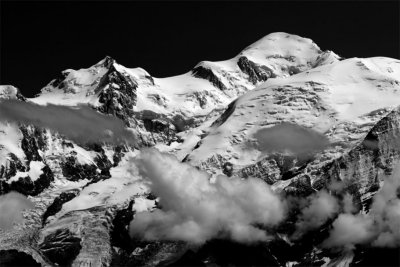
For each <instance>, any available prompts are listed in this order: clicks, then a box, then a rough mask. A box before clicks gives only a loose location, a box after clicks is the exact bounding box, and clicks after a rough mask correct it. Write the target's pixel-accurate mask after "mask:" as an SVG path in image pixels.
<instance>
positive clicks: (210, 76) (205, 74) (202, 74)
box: [192, 66, 227, 91]
mask: <svg viewBox="0 0 400 267" xmlns="http://www.w3.org/2000/svg"><path fill="white" fill-rule="evenodd" d="M192 75H193V76H194V77H197V78H201V79H205V80H207V81H209V82H210V83H212V84H213V85H214V86H215V87H217V88H219V89H220V90H222V91H224V90H226V89H227V88H226V86H225V85H224V83H223V82H222V81H221V80H220V79H219V78H218V77H217V76H216V75H215V74H214V72H213V71H212V70H211V69H208V68H206V67H203V66H197V67H195V68H194V69H193V70H192Z"/></svg>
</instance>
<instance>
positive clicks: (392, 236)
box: [322, 168, 400, 249]
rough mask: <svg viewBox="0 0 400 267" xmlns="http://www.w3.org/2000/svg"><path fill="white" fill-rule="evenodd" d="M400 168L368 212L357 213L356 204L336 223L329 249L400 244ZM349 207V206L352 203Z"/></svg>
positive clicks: (327, 243)
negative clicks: (355, 210) (354, 212)
mask: <svg viewBox="0 0 400 267" xmlns="http://www.w3.org/2000/svg"><path fill="white" fill-rule="evenodd" d="M399 190H400V168H397V169H396V171H395V172H394V173H393V174H392V175H390V176H386V177H385V181H384V184H383V186H382V188H381V190H380V191H379V192H378V193H377V194H376V195H375V196H374V197H373V202H372V206H371V209H370V211H369V213H368V214H361V213H356V214H353V213H352V211H354V208H353V207H350V208H348V210H347V212H346V210H345V212H344V213H342V214H340V215H339V216H338V218H337V219H336V220H335V221H334V222H333V228H332V230H331V232H330V235H329V237H328V239H326V240H325V241H324V242H323V244H322V245H323V247H327V248H348V249H352V248H353V247H354V246H355V245H362V244H371V245H372V246H376V247H400V199H399V195H400V194H399ZM348 207H349V206H348Z"/></svg>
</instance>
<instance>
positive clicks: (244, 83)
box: [0, 32, 400, 266]
mask: <svg viewBox="0 0 400 267" xmlns="http://www.w3.org/2000/svg"><path fill="white" fill-rule="evenodd" d="M333 49H334V47H333ZM232 56H233V57H232V58H231V59H227V60H224V61H215V62H214V61H201V62H199V63H198V64H197V65H195V66H193V68H192V69H190V70H188V72H186V73H184V74H180V75H177V76H173V77H163V78H157V77H154V76H153V75H152V74H151V73H149V72H147V71H146V70H144V69H143V68H140V67H136V68H129V67H125V66H123V65H121V64H119V63H118V62H117V61H116V60H115V59H113V58H112V57H110V56H106V57H105V58H104V59H103V60H101V61H99V62H98V63H96V64H94V65H93V66H91V67H88V68H81V69H78V70H73V69H67V70H64V71H62V73H60V75H59V76H58V77H54V79H53V80H51V81H50V82H49V83H48V84H47V85H46V86H44V87H43V88H42V89H41V90H40V93H39V94H37V95H36V96H35V97H32V98H30V97H24V96H23V92H22V90H21V91H20V90H19V89H17V88H16V87H14V86H12V85H2V86H0V214H1V216H3V214H7V218H9V219H8V220H5V219H3V217H2V218H0V265H3V264H4V265H7V264H14V265H23V266H31V265H32V266H40V265H42V266H178V265H179V266H182V265H183V266H226V265H231V266H243V265H245V266H258V265H261V266H311V265H312V266H371V265H377V262H378V263H379V264H380V265H385V266H391V265H393V266H394V265H396V264H398V252H399V248H400V232H399V222H400V214H399V210H400V199H399V190H400V146H399V143H400V141H399V136H400V106H399V105H400V61H399V60H398V59H393V58H386V57H371V58H357V57H353V58H342V57H340V56H339V55H337V54H335V53H334V52H332V51H329V50H325V51H324V50H321V49H320V48H319V46H318V45H317V44H315V43H314V42H313V41H312V40H311V39H307V38H303V37H300V36H297V35H293V34H289V33H283V32H277V33H271V34H268V35H266V36H265V37H263V38H262V39H260V40H258V41H257V42H255V43H253V44H251V45H249V46H248V47H246V48H245V49H243V50H242V51H241V52H240V53H239V54H237V55H236V56H235V55H232ZM354 56H357V55H354ZM21 75H22V74H21ZM4 218H5V217H4ZM379 254H380V255H385V256H384V258H382V259H380V260H379V261H377V260H376V259H374V258H373V257H372V256H371V255H379ZM227 255H230V256H227ZM379 264H378V265H379Z"/></svg>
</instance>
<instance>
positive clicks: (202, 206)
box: [130, 150, 286, 244]
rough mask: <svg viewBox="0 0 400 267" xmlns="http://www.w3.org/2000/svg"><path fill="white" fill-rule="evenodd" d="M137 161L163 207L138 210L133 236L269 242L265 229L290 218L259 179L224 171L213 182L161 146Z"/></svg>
mask: <svg viewBox="0 0 400 267" xmlns="http://www.w3.org/2000/svg"><path fill="white" fill-rule="evenodd" d="M134 164H135V165H136V166H137V168H138V172H139V174H140V175H141V176H142V177H144V178H145V179H146V180H147V181H148V184H149V186H150V188H151V191H152V192H154V193H155V194H156V195H157V196H158V197H159V198H160V205H161V206H162V209H161V210H155V211H153V212H140V213H137V214H136V216H135V219H134V220H133V221H132V222H131V224H130V233H131V236H132V237H140V238H144V239H146V240H182V241H187V242H190V243H197V244H199V243H204V242H205V241H207V240H210V239H212V238H228V239H232V240H235V241H237V242H244V243H249V242H256V241H266V240H269V239H270V238H271V237H270V236H268V234H267V231H265V230H264V229H262V228H264V227H269V226H274V225H277V224H278V223H280V222H281V221H282V220H283V219H284V217H285V213H286V205H285V203H284V202H283V201H282V200H281V199H280V197H279V196H278V195H276V194H275V193H274V192H272V190H271V189H270V187H269V186H268V185H267V184H266V183H265V182H263V181H261V180H259V179H253V178H249V179H247V180H240V179H237V178H228V177H226V176H223V175H220V176H218V177H217V179H216V182H215V183H210V182H209V178H210V176H209V174H207V173H206V172H204V171H200V170H197V169H196V168H194V167H193V166H191V165H189V164H185V163H181V162H179V161H178V160H177V159H176V158H175V157H173V156H170V155H167V154H161V153H159V152H157V151H156V150H147V151H144V152H142V153H141V155H140V157H139V158H137V159H135V160H134Z"/></svg>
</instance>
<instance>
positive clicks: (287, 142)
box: [254, 122, 329, 154]
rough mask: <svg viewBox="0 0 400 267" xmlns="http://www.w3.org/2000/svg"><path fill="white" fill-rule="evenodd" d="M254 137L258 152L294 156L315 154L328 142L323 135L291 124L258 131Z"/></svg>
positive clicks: (282, 124)
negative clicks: (290, 154) (291, 154)
mask: <svg viewBox="0 0 400 267" xmlns="http://www.w3.org/2000/svg"><path fill="white" fill-rule="evenodd" d="M254 137H255V138H256V140H257V143H258V149H259V150H260V151H263V152H266V153H271V152H277V151H279V152H282V151H290V152H292V153H295V154H304V153H310V152H316V151H319V150H323V149H325V148H326V147H327V146H328V145H329V140H328V138H326V136H324V135H323V134H321V133H319V132H316V131H314V130H312V129H308V128H305V127H302V126H299V125H297V124H293V123H286V122H285V123H281V124H278V125H275V126H273V127H271V128H263V129H260V130H258V131H257V132H256V133H255V134H254Z"/></svg>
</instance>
